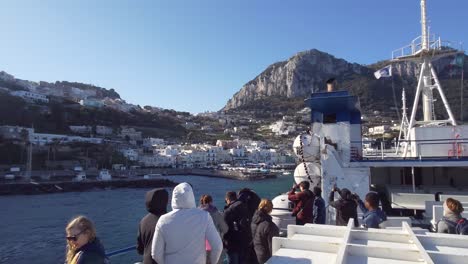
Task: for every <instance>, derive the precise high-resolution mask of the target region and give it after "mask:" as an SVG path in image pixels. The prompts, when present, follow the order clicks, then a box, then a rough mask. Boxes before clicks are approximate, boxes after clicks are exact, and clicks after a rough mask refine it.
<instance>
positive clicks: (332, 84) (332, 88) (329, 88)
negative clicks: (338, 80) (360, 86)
mask: <svg viewBox="0 0 468 264" xmlns="http://www.w3.org/2000/svg"><path fill="white" fill-rule="evenodd" d="M333 91H335V78H330V79H328V80H327V92H333Z"/></svg>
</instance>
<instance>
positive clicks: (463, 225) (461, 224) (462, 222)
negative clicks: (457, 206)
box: [442, 217, 468, 235]
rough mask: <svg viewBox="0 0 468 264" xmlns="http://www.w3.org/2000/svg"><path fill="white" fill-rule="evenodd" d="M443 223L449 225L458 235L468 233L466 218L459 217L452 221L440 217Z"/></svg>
mask: <svg viewBox="0 0 468 264" xmlns="http://www.w3.org/2000/svg"><path fill="white" fill-rule="evenodd" d="M442 220H443V221H445V223H447V224H448V225H450V226H451V227H452V228H453V229H454V230H455V233H456V234H458V235H468V220H466V218H460V219H459V220H458V221H457V222H453V221H451V220H448V219H447V218H445V217H444V218H442Z"/></svg>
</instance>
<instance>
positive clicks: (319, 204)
mask: <svg viewBox="0 0 468 264" xmlns="http://www.w3.org/2000/svg"><path fill="white" fill-rule="evenodd" d="M313 193H314V195H315V199H314V210H313V221H312V223H314V224H320V225H324V224H325V218H326V216H327V215H326V214H327V213H326V211H325V201H324V200H323V198H322V189H320V187H317V186H315V187H314V191H313Z"/></svg>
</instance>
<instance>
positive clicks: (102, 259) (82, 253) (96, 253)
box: [68, 238, 109, 264]
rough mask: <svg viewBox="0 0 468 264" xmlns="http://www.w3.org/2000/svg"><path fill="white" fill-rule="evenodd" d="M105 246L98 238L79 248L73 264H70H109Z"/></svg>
mask: <svg viewBox="0 0 468 264" xmlns="http://www.w3.org/2000/svg"><path fill="white" fill-rule="evenodd" d="M108 263H109V259H108V258H107V257H106V252H105V251H104V246H103V245H102V244H101V241H99V239H98V238H95V239H94V240H93V241H90V242H88V243H87V244H85V245H84V246H82V247H81V248H79V249H78V250H77V251H76V253H75V256H74V257H73V260H72V261H71V263H68V264H108Z"/></svg>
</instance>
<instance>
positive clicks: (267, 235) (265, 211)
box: [251, 199, 279, 264]
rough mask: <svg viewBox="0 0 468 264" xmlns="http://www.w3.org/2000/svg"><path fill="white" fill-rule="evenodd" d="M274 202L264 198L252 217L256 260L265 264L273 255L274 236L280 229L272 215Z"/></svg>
mask: <svg viewBox="0 0 468 264" xmlns="http://www.w3.org/2000/svg"><path fill="white" fill-rule="evenodd" d="M272 210H273V203H272V202H271V201H270V200H268V199H262V200H261V202H260V204H259V206H258V210H257V211H256V212H255V214H254V216H253V219H252V225H251V228H252V237H253V246H254V250H255V255H256V258H257V259H256V260H257V261H258V263H260V264H263V263H265V262H266V261H267V260H268V259H269V258H271V256H272V240H273V237H275V236H279V229H278V227H277V226H276V225H275V223H273V221H272V218H271V216H270V213H271V211H272Z"/></svg>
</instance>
